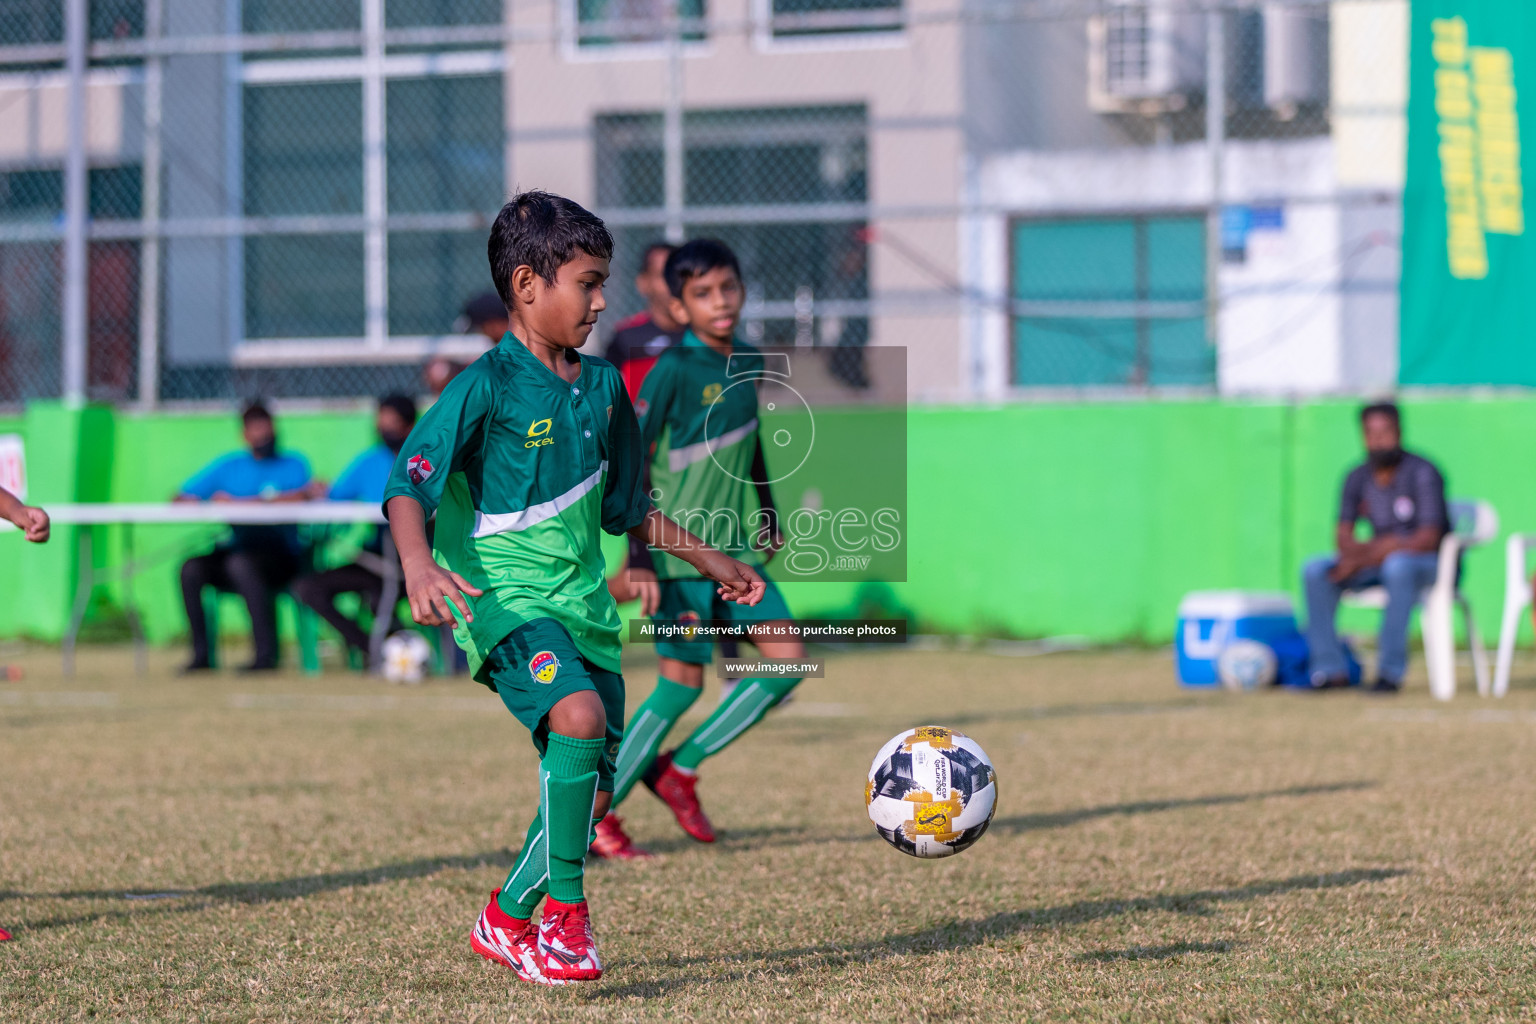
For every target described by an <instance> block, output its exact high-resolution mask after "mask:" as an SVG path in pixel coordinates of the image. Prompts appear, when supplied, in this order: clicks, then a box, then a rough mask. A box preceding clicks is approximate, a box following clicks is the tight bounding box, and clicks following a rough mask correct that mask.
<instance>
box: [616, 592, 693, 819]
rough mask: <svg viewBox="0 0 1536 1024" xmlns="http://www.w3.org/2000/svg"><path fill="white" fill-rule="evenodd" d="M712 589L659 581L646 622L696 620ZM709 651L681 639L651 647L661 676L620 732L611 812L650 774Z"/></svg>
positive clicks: (690, 701) (690, 698)
mask: <svg viewBox="0 0 1536 1024" xmlns="http://www.w3.org/2000/svg"><path fill="white" fill-rule="evenodd" d="M714 586H715V585H714V583H713V582H712V581H710V580H662V581H661V600H660V603H659V604H658V605H657V608H656V614H655V615H654V616H653V617H652V621H653V622H656V623H664V624H668V625H686V624H687V623H689V622H699V621H701V620H702V619H703V618H704V617H705V616H707V615H709V614H710V611H711V609H712V607H713V601H714V596H715V592H714ZM713 646H714V645H713V643H712V642H711V641H708V640H702V639H696V638H684V637H675V638H665V639H661V640H658V641H657V642H656V654H657V657H658V658H659V660H660V662H661V665H660V669H661V673H660V675H659V677H658V678H657V681H656V689H654V690H652V691H651V695H650V696H649V697H647V698H646V700H645V703H644V704H642V705H640V708H639V709H638V710H637V711H636V712H635V717H634V718H632V719H630V722H629V726H628V728H626V729H625V730H624V746H623V747H622V748H621V749H620V750H619V756H618V765H617V770H616V773H615V780H614V787H613V806H614V807H617V806H618V805H619V804H621V803H623V802H624V798H625V797H627V796H629V791H630V790H631V789H633V788H634V785H635V783H636V782H638V781H639V780H640V779H642V778H644V777H645V774H646V773H647V772H648V771H650V769H651V765H652V764H653V763H654V762H655V760H656V753H657V751H659V750H660V749H661V744H662V743H663V742H664V741H665V740H666V738H667V733H668V732H670V731H671V730H672V727H673V726H674V725H676V724H677V721H678V719H680V718H682V717H683V714H684V713H685V712H686V711H687V710H688V709H689V708H690V707H692V706H693V702H694V701H696V700H698V699H699V692H700V690H702V688H703V686H704V666H705V665H708V664H709V659H710V652H711V650H712V648H713Z"/></svg>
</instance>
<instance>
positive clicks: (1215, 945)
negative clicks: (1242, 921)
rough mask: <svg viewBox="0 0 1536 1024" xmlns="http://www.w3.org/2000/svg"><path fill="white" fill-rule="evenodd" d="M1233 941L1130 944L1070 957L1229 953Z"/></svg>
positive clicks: (1107, 959)
mask: <svg viewBox="0 0 1536 1024" xmlns="http://www.w3.org/2000/svg"><path fill="white" fill-rule="evenodd" d="M1236 948H1237V943H1235V942H1174V943H1171V944H1169V945H1167V946H1130V947H1128V948H1126V949H1102V950H1098V951H1096V952H1093V953H1079V954H1078V955H1077V956H1075V957H1073V958H1072V959H1074V960H1076V961H1078V962H1080V963H1106V964H1107V963H1115V962H1116V961H1120V960H1171V959H1172V958H1174V957H1176V956H1183V955H1184V954H1185V953H1230V952H1231V951H1232V950H1234V949H1236Z"/></svg>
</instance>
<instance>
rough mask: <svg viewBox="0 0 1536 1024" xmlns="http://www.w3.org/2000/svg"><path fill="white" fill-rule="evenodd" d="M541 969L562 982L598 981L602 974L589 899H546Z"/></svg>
mask: <svg viewBox="0 0 1536 1024" xmlns="http://www.w3.org/2000/svg"><path fill="white" fill-rule="evenodd" d="M539 970H540V971H542V972H543V974H544V977H546V978H548V979H549V980H550V981H552V982H558V983H559V984H562V985H563V984H565V982H567V981H596V980H597V979H598V978H601V977H602V976H603V964H602V961H601V960H599V959H598V958H597V940H596V939H594V938H593V937H592V917H591V915H590V914H589V913H588V911H587V904H586V901H582V902H581V903H561V902H560V901H559V900H557V899H555V898H554V897H553V896H550V897H548V898H547V899H545V900H544V919H543V920H542V921H540V922H539Z"/></svg>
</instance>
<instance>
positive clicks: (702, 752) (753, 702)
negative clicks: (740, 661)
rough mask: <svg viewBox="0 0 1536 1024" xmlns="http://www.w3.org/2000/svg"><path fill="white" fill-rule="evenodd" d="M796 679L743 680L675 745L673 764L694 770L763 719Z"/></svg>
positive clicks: (793, 685)
mask: <svg viewBox="0 0 1536 1024" xmlns="http://www.w3.org/2000/svg"><path fill="white" fill-rule="evenodd" d="M783 657H794V655H783ZM799 682H800V678H799V677H798V676H795V677H790V678H783V677H778V678H759V679H743V680H742V681H741V682H740V683H739V684H738V685H737V686H736V688H735V689H734V690H732V691H731V695H730V697H728V698H726V699H725V700H723V701H721V702H720V706H719V707H717V708H715V710H714V712H713V713H712V714H710V716H709V717H708V718H706V719H705V720H704V723H703V724H702V725H700V726H699V727H698V728H697V729H695V730H694V732H693V735H691V736H689V737H688V739H687V740H685V741H684V742H683V745H682V746H680V747H678V748H677V750H676V752H674V753H673V755H672V766H673V767H674V768H676V769H677V770H679V771H682V772H685V773H691V772H695V771H697V770H698V767H699V764H700V763H701V762H702V761H703V760H704V759H705V758H706V757H713V756H714V755H716V754H718V753H720V751H722V750H724V749H725V748H726V747H728V746H730V745H731V744H732V743H734V742H736V740H738V739H740V738H741V735H742V734H743V733H745V732H746V731H747V730H748V729H750V728H752V727H753V726H754V725H756V724H757V723H758V722H760V721H762V720H763V716H764V715H765V714H767V713H768V710H769V709H770V708H772V707H773V706H774V705H775V704H777V703H778V702H779V701H781V700H783V699H784V697H785V696H786V695H787V694H788V693H789V691H791V690H793V689H794V688H795V686H796V685H797V684H798V683H799Z"/></svg>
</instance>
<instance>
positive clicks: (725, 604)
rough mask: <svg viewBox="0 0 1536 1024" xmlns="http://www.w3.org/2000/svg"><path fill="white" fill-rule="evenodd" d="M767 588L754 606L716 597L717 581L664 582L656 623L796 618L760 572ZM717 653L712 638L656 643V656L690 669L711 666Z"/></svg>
mask: <svg viewBox="0 0 1536 1024" xmlns="http://www.w3.org/2000/svg"><path fill="white" fill-rule="evenodd" d="M758 572H759V573H760V574H761V575H762V577H763V579H764V581H765V582H767V584H768V588H767V589H766V590H765V591H763V599H762V600H761V601H759V602H757V604H755V605H745V604H737V603H735V602H734V601H727V600H725V599H724V598H722V597H721V596H720V595H719V594H717V593H715V588H716V587H717V586H718V584H717V583H715V581H714V580H706V579H684V580H662V581H661V603H660V604H659V605H657V607H656V615H655V617H654V620H653V621H656V622H667V623H671V622H676V623H680V624H681V623H687V622H689V621H693V622H699V621H701V620H705V619H726V620H729V621H731V622H746V623H752V622H778V621H780V620H782V619H790V618H793V616H791V615H790V614H789V605H787V604H785V603H784V595H783V594H782V593H780V592H779V588H778V585H777V584H775V583H774V582H773V581H772V580H770V579H768V574H767V573H765V572H763V571H762V570H761V569H759V570H758ZM714 649H715V641H714V639H713V638H707V639H706V638H704V637H696V638H694V639H692V640H683V639H675V640H674V639H666V640H658V641H656V654H657V655H658V656H659V657H662V658H675V659H677V660H678V661H686V662H688V663H689V664H690V665H708V664H709V662H710V657H711V655H712V653H713V651H714Z"/></svg>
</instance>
